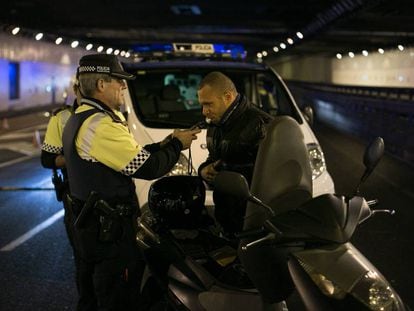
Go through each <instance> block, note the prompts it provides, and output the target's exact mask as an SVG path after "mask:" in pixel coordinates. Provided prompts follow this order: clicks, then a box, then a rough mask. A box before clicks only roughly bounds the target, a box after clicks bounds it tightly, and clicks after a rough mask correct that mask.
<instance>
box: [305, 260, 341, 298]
mask: <svg viewBox="0 0 414 311" xmlns="http://www.w3.org/2000/svg"><path fill="white" fill-rule="evenodd" d="M300 264H301V265H302V267H303V268H304V269H305V271H306V272H307V273H308V275H309V276H310V278H311V279H312V281H313V282H314V283H315V284H316V286H318V287H319V289H320V291H321V292H322V293H323V294H324V295H326V296H328V297H331V298H335V299H343V298H345V296H346V292H345V291H344V290H343V289H342V288H340V287H339V286H338V285H337V284H335V282H333V281H331V280H330V279H328V278H327V277H326V276H324V275H323V274H321V273H318V272H317V271H315V270H314V269H313V268H312V267H310V266H309V265H307V264H305V263H303V262H300Z"/></svg>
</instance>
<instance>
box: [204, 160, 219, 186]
mask: <svg viewBox="0 0 414 311" xmlns="http://www.w3.org/2000/svg"><path fill="white" fill-rule="evenodd" d="M220 163H221V160H218V161H216V162H214V163H210V164H209V165H207V166H205V167H203V169H202V170H201V171H200V174H201V178H203V179H204V180H205V181H207V182H210V183H211V182H213V181H214V179H215V178H216V176H217V174H218V171H216V169H215V168H216V167H217V165H219V164H220Z"/></svg>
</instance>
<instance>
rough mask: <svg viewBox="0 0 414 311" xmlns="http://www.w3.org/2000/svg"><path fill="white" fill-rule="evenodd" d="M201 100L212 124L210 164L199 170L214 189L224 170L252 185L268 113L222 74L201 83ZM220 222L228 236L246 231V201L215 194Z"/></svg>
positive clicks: (199, 91) (208, 131)
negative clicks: (221, 170) (219, 174)
mask: <svg viewBox="0 0 414 311" xmlns="http://www.w3.org/2000/svg"><path fill="white" fill-rule="evenodd" d="M198 100H199V102H200V104H201V106H202V108H203V115H204V116H205V117H206V118H207V119H208V120H210V126H209V127H208V129H207V139H206V140H207V148H208V151H209V155H208V158H207V160H206V161H205V162H204V163H202V164H201V165H200V167H199V169H198V173H199V175H200V176H201V177H202V178H203V179H204V180H205V181H206V182H207V183H209V184H210V185H213V186H214V179H215V177H216V175H217V174H218V171H219V170H220V169H226V170H229V171H234V172H238V173H240V174H242V175H243V176H244V177H246V179H247V181H248V182H249V183H250V181H251V179H252V175H253V167H254V163H255V161H256V155H257V151H258V148H259V143H260V141H261V139H262V138H263V137H264V135H265V132H266V125H267V123H268V122H269V121H270V120H271V119H272V117H271V116H270V115H268V114H267V113H266V112H264V111H262V110H260V109H259V108H257V107H256V106H254V105H252V104H250V103H249V102H248V101H247V99H246V97H245V96H243V95H242V94H239V93H238V92H237V89H236V87H235V85H234V83H233V81H232V80H231V79H230V78H229V77H227V76H226V75H224V74H223V73H221V72H211V73H209V74H208V75H206V76H205V77H204V78H203V80H202V81H201V83H200V85H199V88H198ZM213 199H214V205H215V210H214V214H215V217H216V219H217V221H218V222H219V223H220V224H221V225H222V227H223V229H224V231H225V233H226V234H227V235H228V236H229V237H233V234H234V233H235V232H238V231H241V230H242V228H243V218H244V213H245V210H246V203H245V202H244V200H239V199H238V198H236V197H233V196H230V195H227V194H225V193H220V192H219V191H217V190H215V191H214V192H213Z"/></svg>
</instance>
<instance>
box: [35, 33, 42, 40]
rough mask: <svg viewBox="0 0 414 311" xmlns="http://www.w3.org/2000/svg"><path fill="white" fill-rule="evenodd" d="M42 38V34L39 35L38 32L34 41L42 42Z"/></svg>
mask: <svg viewBox="0 0 414 311" xmlns="http://www.w3.org/2000/svg"><path fill="white" fill-rule="evenodd" d="M42 38H43V33H41V32H39V33H38V34H36V36H35V39H36V40H37V41H39V40H42Z"/></svg>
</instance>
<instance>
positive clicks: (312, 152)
mask: <svg viewBox="0 0 414 311" xmlns="http://www.w3.org/2000/svg"><path fill="white" fill-rule="evenodd" d="M306 146H307V147H308V153H309V161H310V166H311V169H312V180H315V179H316V178H318V177H319V176H320V175H321V174H322V173H323V172H324V171H326V163H325V156H324V155H323V152H322V149H321V147H320V146H319V145H318V144H315V143H312V144H307V145H306Z"/></svg>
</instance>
